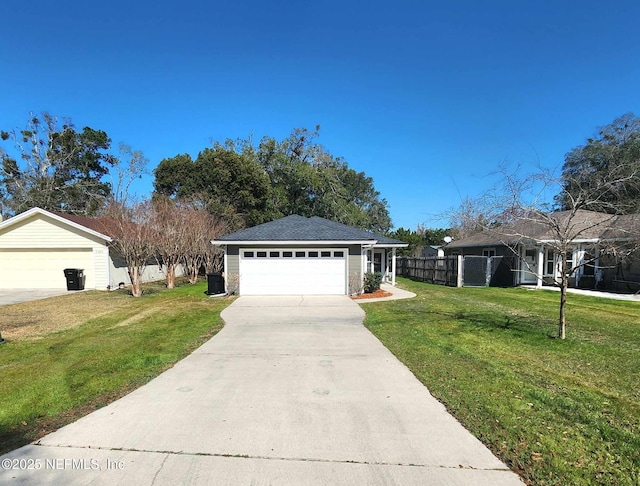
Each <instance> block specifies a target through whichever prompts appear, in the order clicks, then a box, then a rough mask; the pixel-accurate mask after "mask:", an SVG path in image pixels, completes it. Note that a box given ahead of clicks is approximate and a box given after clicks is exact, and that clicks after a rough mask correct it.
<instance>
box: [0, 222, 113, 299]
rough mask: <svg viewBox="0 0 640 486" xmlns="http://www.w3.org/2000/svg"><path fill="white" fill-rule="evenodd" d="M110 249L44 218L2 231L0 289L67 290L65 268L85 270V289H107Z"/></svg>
mask: <svg viewBox="0 0 640 486" xmlns="http://www.w3.org/2000/svg"><path fill="white" fill-rule="evenodd" d="M107 256H108V254H107V249H106V246H105V242H104V241H103V240H102V239H100V238H97V237H94V236H93V235H90V234H88V233H85V232H83V231H81V230H78V229H76V228H73V227H72V226H69V225H67V224H64V223H61V222H59V221H57V220H55V219H53V218H51V217H48V216H46V215H42V214H34V215H33V216H32V217H29V218H27V219H25V220H24V221H20V222H19V223H16V224H15V225H11V226H9V227H7V228H4V229H3V230H2V231H0V265H1V266H0V272H2V274H1V275H0V288H31V287H33V288H45V287H46V288H65V287H66V280H65V279H64V275H63V273H62V270H63V269H64V268H83V269H84V273H85V276H86V280H85V288H87V289H106V288H107V281H108V275H107V271H108V270H107V268H108V267H107Z"/></svg>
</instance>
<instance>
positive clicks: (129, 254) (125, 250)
mask: <svg viewBox="0 0 640 486" xmlns="http://www.w3.org/2000/svg"><path fill="white" fill-rule="evenodd" d="M102 221H103V224H105V225H108V226H109V228H108V230H107V232H108V234H110V235H112V236H113V242H112V246H113V248H114V249H115V250H116V252H118V253H119V254H120V255H121V256H122V258H123V259H124V261H125V263H126V265H127V271H128V273H129V278H130V280H131V294H132V295H133V296H134V297H140V296H141V295H142V273H143V272H144V269H145V268H146V267H147V265H148V263H149V262H150V261H152V260H153V258H154V257H155V254H156V252H155V242H154V240H155V237H156V233H155V229H154V227H153V209H152V206H151V202H150V201H142V202H136V203H131V204H123V203H116V202H112V203H111V204H110V205H109V207H108V208H107V210H106V217H105V218H103V219H102Z"/></svg>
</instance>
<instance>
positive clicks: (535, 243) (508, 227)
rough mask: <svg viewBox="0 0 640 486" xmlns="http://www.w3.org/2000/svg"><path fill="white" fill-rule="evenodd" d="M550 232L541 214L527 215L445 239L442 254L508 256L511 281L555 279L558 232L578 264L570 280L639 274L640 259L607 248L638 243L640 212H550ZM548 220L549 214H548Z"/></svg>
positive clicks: (572, 263) (587, 284) (599, 284)
mask: <svg viewBox="0 0 640 486" xmlns="http://www.w3.org/2000/svg"><path fill="white" fill-rule="evenodd" d="M549 216H552V217H553V221H554V222H555V224H556V228H557V229H556V230H555V231H554V230H553V229H552V228H551V226H550V225H549V224H547V223H542V220H543V219H538V220H537V221H536V219H535V218H528V219H524V218H523V219H522V220H518V221H515V222H512V223H509V224H505V225H503V226H498V227H495V228H490V229H486V230H484V231H480V232H477V233H474V234H471V235H469V236H468V237H465V238H462V239H459V240H454V241H452V242H450V243H449V244H447V245H446V246H445V247H444V248H445V254H446V255H447V256H450V255H462V256H485V257H505V258H510V259H511V261H512V265H511V271H512V272H513V274H514V275H513V277H514V278H513V283H514V285H536V286H537V287H541V286H543V285H548V284H553V282H554V281H556V282H557V281H558V279H559V278H560V276H561V273H560V272H561V269H560V254H559V253H558V248H559V246H560V245H559V241H558V237H557V234H558V231H560V232H562V234H564V235H566V237H565V239H566V240H568V241H567V245H566V247H567V262H568V266H569V267H570V268H576V269H575V271H574V272H573V273H572V274H571V276H570V279H569V285H570V286H572V287H581V288H601V289H614V290H615V289H616V282H623V281H625V280H628V279H634V278H636V276H637V275H640V260H639V259H638V255H637V253H636V257H635V258H628V259H625V260H624V261H620V260H616V259H615V258H613V257H612V256H610V254H608V253H607V250H609V249H610V247H611V246H612V243H615V244H617V245H618V246H620V245H621V244H622V245H623V246H624V245H626V246H627V247H629V248H633V247H637V245H638V239H640V235H639V233H638V228H639V223H640V215H635V214H631V215H619V216H616V215H610V214H605V213H598V212H594V211H585V210H578V211H576V212H574V213H572V212H570V211H558V212H556V213H550V214H549ZM547 221H548V219H547Z"/></svg>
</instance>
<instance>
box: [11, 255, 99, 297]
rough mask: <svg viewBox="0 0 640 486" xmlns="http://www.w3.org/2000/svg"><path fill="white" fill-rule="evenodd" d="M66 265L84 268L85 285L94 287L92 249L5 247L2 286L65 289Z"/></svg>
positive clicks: (67, 266)
mask: <svg viewBox="0 0 640 486" xmlns="http://www.w3.org/2000/svg"><path fill="white" fill-rule="evenodd" d="M65 268H82V269H84V274H85V288H88V289H90V288H94V287H95V284H94V280H93V279H94V275H93V273H94V272H93V251H92V250H91V248H86V249H84V248H83V249H77V248H74V249H73V250H64V249H59V248H55V249H52V248H50V249H47V248H43V249H28V250H23V249H16V250H13V249H4V248H3V249H2V250H1V251H0V289H66V288H67V280H66V278H65V276H64V269H65Z"/></svg>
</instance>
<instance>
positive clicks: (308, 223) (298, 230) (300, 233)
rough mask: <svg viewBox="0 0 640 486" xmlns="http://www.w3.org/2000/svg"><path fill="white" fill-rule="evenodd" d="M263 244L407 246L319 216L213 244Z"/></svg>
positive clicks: (256, 229) (276, 222)
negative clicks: (306, 243)
mask: <svg viewBox="0 0 640 486" xmlns="http://www.w3.org/2000/svg"><path fill="white" fill-rule="evenodd" d="M262 241H274V242H277V241H280V242H283V241H300V242H305V241H318V242H321V241H327V242H338V241H343V242H344V241H353V242H362V243H369V244H376V243H378V244H389V245H404V243H403V242H402V241H398V240H394V239H392V238H387V237H385V236H381V235H376V234H375V233H371V232H369V231H365V230H362V229H359V228H354V227H353V226H347V225H346V224H342V223H336V222H335V221H330V220H328V219H324V218H320V217H318V216H313V217H311V218H305V217H304V216H299V215H297V214H292V215H290V216H286V217H284V218H280V219H276V220H274V221H270V222H268V223H263V224H260V225H258V226H253V227H251V228H246V229H243V230H240V231H236V232H235V233H231V234H228V235H225V236H222V237H220V238H218V239H217V240H215V241H214V243H218V244H225V243H226V242H262Z"/></svg>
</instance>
